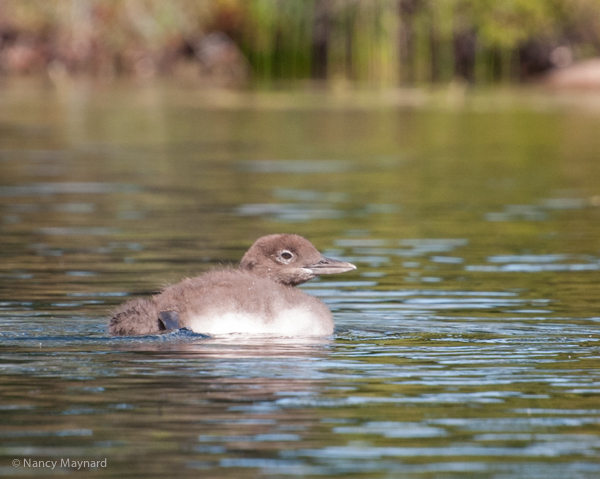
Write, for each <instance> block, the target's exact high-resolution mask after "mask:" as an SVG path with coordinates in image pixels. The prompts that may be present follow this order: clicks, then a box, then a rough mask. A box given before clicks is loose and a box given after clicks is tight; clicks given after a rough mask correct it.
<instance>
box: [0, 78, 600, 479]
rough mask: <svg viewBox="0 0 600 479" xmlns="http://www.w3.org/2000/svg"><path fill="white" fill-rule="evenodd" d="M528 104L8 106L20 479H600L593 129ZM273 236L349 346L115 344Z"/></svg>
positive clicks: (599, 268) (142, 101)
mask: <svg viewBox="0 0 600 479" xmlns="http://www.w3.org/2000/svg"><path fill="white" fill-rule="evenodd" d="M516 95H517V96H516V97H511V98H516V100H514V99H513V102H512V103H510V102H509V103H510V105H509V106H508V107H506V106H503V105H504V103H503V102H501V101H499V100H498V97H496V96H493V95H492V96H491V97H487V96H483V97H481V98H479V99H477V97H476V99H474V100H472V102H471V103H467V104H466V105H464V106H463V107H461V108H453V107H451V106H452V105H447V104H444V103H441V104H440V103H436V102H433V103H425V104H422V105H421V106H414V105H413V106H402V105H400V106H398V105H397V104H390V100H389V98H387V97H384V98H383V99H381V98H379V99H378V100H377V105H376V106H373V107H364V102H363V101H354V100H352V99H349V100H348V99H347V98H342V99H341V100H340V98H338V97H327V96H325V95H321V94H314V95H309V94H298V95H286V94H282V93H280V94H271V95H268V94H257V95H241V96H237V95H234V94H226V93H220V94H217V93H214V92H213V93H210V94H209V93H199V92H193V91H180V90H179V91H178V90H176V89H171V88H167V87H154V88H146V87H135V88H132V87H130V86H122V87H116V88H110V89H109V88H101V87H91V86H84V85H73V88H72V89H69V90H65V91H63V90H54V89H51V88H38V87H32V86H31V85H21V86H15V85H12V86H10V85H9V86H5V88H4V89H3V90H0V169H1V181H0V242H1V243H0V246H1V247H0V256H1V258H2V259H1V263H0V295H1V296H0V317H1V319H0V321H1V324H2V332H1V333H0V371H1V381H2V383H1V384H2V388H1V397H0V418H1V419H0V424H1V428H0V474H2V475H5V476H19V477H22V476H36V477H37V476H41V475H50V474H54V475H56V476H71V477H75V476H77V475H80V474H82V472H81V471H83V470H85V471H86V472H83V474H86V477H87V476H90V477H123V476H125V475H127V476H138V477H164V476H165V475H166V476H184V475H186V476H187V475H189V476H196V477H223V478H225V477H232V478H234V477H236V478H237V477H289V476H303V477H325V476H327V477H332V476H333V477H356V478H379V477H381V478H384V477H385V478H387V477H402V478H436V479H437V478H457V479H458V478H461V479H462V478H486V479H487V478H493V479H503V478H511V479H512V478H528V479H531V478H543V479H551V478H560V479H565V478H569V479H572V478H576V479H578V478H596V477H599V476H600V460H599V459H598V458H599V457H600V435H599V433H600V402H599V401H598V398H599V395H600V368H599V366H600V361H599V359H600V348H599V346H600V344H599V342H598V341H599V339H600V335H599V323H600V304H599V301H598V297H599V296H598V291H600V289H599V286H600V243H598V238H599V237H600V226H599V225H600V221H599V219H600V218H599V217H600V189H599V186H598V185H600V162H599V161H598V159H599V158H598V152H599V151H600V136H599V135H598V134H597V132H598V131H600V117H598V116H597V114H596V113H595V112H593V111H584V110H583V109H582V108H579V107H577V106H573V105H566V102H564V101H555V100H553V99H550V101H546V100H544V101H543V102H537V101H531V98H530V95H529V94H526V95H522V96H519V95H518V94H516ZM501 98H504V97H501ZM346 100H348V101H346ZM408 103H410V102H408ZM274 232H295V233H299V234H302V235H304V236H306V237H307V238H309V239H310V240H311V241H313V242H314V243H315V245H316V246H317V247H318V248H320V249H321V250H322V251H323V252H324V253H325V254H327V255H329V256H333V257H337V258H340V259H345V260H348V261H352V262H355V263H356V264H357V266H358V268H359V269H358V270H357V271H356V272H352V273H347V274H344V275H340V276H336V277H329V278H323V279H321V280H317V281H312V282H310V283H308V284H306V285H305V286H303V288H304V289H305V290H306V291H307V292H309V293H311V294H314V295H316V296H318V297H320V298H321V299H322V300H323V301H325V302H326V303H327V304H328V305H329V307H330V308H331V309H332V311H333V312H334V316H335V319H336V325H337V329H336V333H335V335H334V336H333V337H331V338H323V339H319V340H297V339H295V340H292V339H287V338H261V337H254V338H252V337H244V336H242V335H231V336H223V337H215V338H205V337H202V336H200V335H194V334H192V333H190V332H186V331H178V332H174V333H170V334H165V335H162V336H152V337H136V338H121V337H119V338H112V337H110V336H108V335H107V327H106V317H107V314H108V311H109V310H110V309H111V308H112V307H114V306H116V305H117V304H119V303H120V302H122V301H124V300H126V299H127V298H128V297H130V295H135V294H150V293H152V292H155V291H157V290H158V289H160V287H161V286H163V285H164V284H167V283H170V282H176V281H178V280H179V279H181V278H183V277H186V276H191V275H195V274H200V273H202V272H203V271H207V270H209V269H211V268H212V267H214V266H215V265H218V264H223V263H228V262H231V263H235V262H237V261H238V260H239V258H241V256H242V254H243V252H244V251H245V249H246V248H247V247H248V246H249V245H250V244H251V243H252V241H253V240H254V239H256V238H257V237H259V236H261V235H264V234H268V233H274ZM13 460H16V461H19V462H18V464H17V465H16V466H15V465H13ZM104 460H106V462H105V463H103V462H102V461H104ZM36 461H45V462H36ZM53 461H54V462H55V463H56V465H55V466H54V470H52V462H53ZM64 461H70V462H68V463H67V462H64ZM73 461H88V462H87V463H81V464H78V463H77V462H73ZM90 461H99V462H98V463H91V462H90ZM61 462H62V464H61ZM78 467H80V469H79V470H78V469H77V468H78Z"/></svg>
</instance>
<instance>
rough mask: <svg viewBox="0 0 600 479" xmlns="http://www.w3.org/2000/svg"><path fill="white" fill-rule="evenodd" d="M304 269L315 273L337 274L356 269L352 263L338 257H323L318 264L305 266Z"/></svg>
mask: <svg viewBox="0 0 600 479" xmlns="http://www.w3.org/2000/svg"><path fill="white" fill-rule="evenodd" d="M303 269H307V270H309V271H311V272H312V273H313V274H316V275H321V274H336V273H345V272H346V271H352V270H353V269H356V266H354V265H353V264H352V263H346V262H345V261H338V260H337V259H330V258H325V257H324V256H323V257H321V261H319V262H318V263H316V264H313V265H310V266H305V267H304V268H303Z"/></svg>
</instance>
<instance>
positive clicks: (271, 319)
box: [109, 234, 356, 336]
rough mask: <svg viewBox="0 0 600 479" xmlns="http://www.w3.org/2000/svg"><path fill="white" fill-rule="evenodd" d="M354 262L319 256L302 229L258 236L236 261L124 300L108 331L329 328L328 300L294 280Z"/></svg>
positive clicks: (321, 332)
mask: <svg viewBox="0 0 600 479" xmlns="http://www.w3.org/2000/svg"><path fill="white" fill-rule="evenodd" d="M353 269H356V266H354V265H353V264H351V263H346V262H343V261H338V260H333V259H329V258H325V257H324V256H323V255H321V253H319V251H317V249H316V248H315V247H314V246H313V245H312V243H311V242H310V241H308V240H307V239H305V238H303V237H302V236H298V235H288V234H277V235H269V236H264V237H262V238H259V239H258V240H257V241H256V242H255V243H254V244H253V245H252V246H251V247H250V249H249V250H248V251H247V252H246V254H245V255H244V257H243V258H242V261H241V262H240V265H239V267H238V268H237V269H234V268H226V269H222V270H216V271H211V272H208V273H205V274H203V275H201V276H197V277H195V278H187V279H184V280H183V281H181V282H179V283H177V284H174V285H171V286H168V287H166V288H165V289H164V290H163V291H162V292H161V293H160V294H158V295H156V296H153V297H152V298H149V299H146V298H137V299H133V300H131V301H128V302H126V303H124V304H122V305H121V306H120V307H119V308H117V309H116V310H115V311H114V313H113V316H112V318H111V320H110V325H109V331H110V333H111V334H116V335H131V334H155V333H159V332H161V331H165V330H169V329H177V328H188V329H191V330H192V331H194V332H196V333H205V334H225V333H255V334H277V335H281V336H325V335H329V334H332V333H333V316H332V314H331V311H329V308H328V307H327V306H326V305H325V304H324V303H323V302H322V301H320V300H319V299H317V298H315V297H314V296H310V295H308V294H306V293H305V292H304V291H301V290H299V289H296V288H294V286H296V285H298V284H301V283H304V282H305V281H308V280H310V279H313V278H314V277H316V276H318V275H321V274H333V273H343V272H346V271H351V270H353Z"/></svg>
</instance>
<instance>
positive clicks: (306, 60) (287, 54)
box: [0, 0, 600, 85]
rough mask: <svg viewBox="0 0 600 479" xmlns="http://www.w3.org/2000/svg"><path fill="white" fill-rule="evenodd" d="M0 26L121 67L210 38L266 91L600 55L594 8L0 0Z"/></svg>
mask: <svg viewBox="0 0 600 479" xmlns="http://www.w3.org/2000/svg"><path fill="white" fill-rule="evenodd" d="M0 20H1V21H0V27H1V28H2V29H4V31H6V30H7V29H11V28H12V29H13V30H16V31H19V32H27V33H28V34H31V35H34V36H35V35H38V36H41V35H46V36H48V35H51V36H54V37H55V38H56V39H57V41H56V42H54V43H53V44H57V43H58V44H60V42H63V43H68V42H69V41H77V35H80V36H81V35H82V33H81V30H82V29H83V30H86V29H88V30H86V31H93V32H94V35H95V40H94V41H95V42H96V44H99V45H100V46H99V47H98V45H96V46H97V47H98V48H104V49H105V50H107V51H108V52H109V53H114V55H115V57H117V56H118V57H119V59H120V60H119V61H121V62H127V58H126V56H125V57H124V56H123V55H122V54H121V53H120V52H122V51H128V50H132V49H134V48H138V49H150V50H152V51H155V52H159V51H162V50H164V49H166V48H168V47H169V45H172V44H173V43H174V42H175V40H181V39H184V40H185V39H189V38H197V37H201V36H202V35H204V34H206V33H209V32H211V31H215V30H219V31H223V32H225V33H226V34H227V35H229V36H230V37H231V38H232V39H233V40H234V42H235V43H236V44H237V45H238V46H239V47H240V49H241V51H242V52H243V53H244V55H245V56H246V58H247V60H248V62H249V64H250V67H251V71H252V78H253V80H254V82H256V83H258V84H266V85H271V84H273V82H278V81H286V80H305V79H319V80H326V81H329V82H333V83H336V82H338V83H339V82H344V81H351V82H357V83H359V84H369V85H398V84H427V83H438V82H442V83H443V82H449V81H451V80H452V79H454V78H456V77H464V78H467V79H468V80H470V81H473V82H477V83H489V82H516V81H520V80H523V79H527V78H530V77H532V76H534V75H535V74H537V73H539V72H542V71H544V70H546V69H548V68H549V67H550V66H552V65H551V63H550V59H551V58H552V51H553V49H555V48H556V47H558V46H566V47H568V48H569V51H570V52H572V55H573V57H574V58H575V59H582V58H587V57H590V56H596V55H599V54H600V0H172V1H169V2H164V1H159V0H121V1H117V0H37V1H36V0H0ZM125 70H127V68H125Z"/></svg>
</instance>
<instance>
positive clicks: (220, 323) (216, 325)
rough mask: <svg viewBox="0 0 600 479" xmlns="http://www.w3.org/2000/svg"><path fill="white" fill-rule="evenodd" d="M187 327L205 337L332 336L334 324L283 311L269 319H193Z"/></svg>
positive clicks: (296, 310)
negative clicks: (243, 335) (264, 335)
mask: <svg viewBox="0 0 600 479" xmlns="http://www.w3.org/2000/svg"><path fill="white" fill-rule="evenodd" d="M188 328H190V329H191V330H192V331H194V332H195V333H204V334H230V333H247V334H269V335H277V336H327V335H329V334H332V333H333V322H331V323H330V322H324V321H322V320H320V319H319V318H316V317H315V315H314V314H312V312H311V311H310V310H305V309H300V308H293V309H284V310H283V311H281V312H279V313H277V315H276V316H275V317H273V318H269V319H268V320H267V319H266V318H265V317H263V316H258V315H254V314H250V313H234V312H228V313H223V314H214V313H213V314H210V315H202V316H194V317H192V318H190V320H189V321H188Z"/></svg>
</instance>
